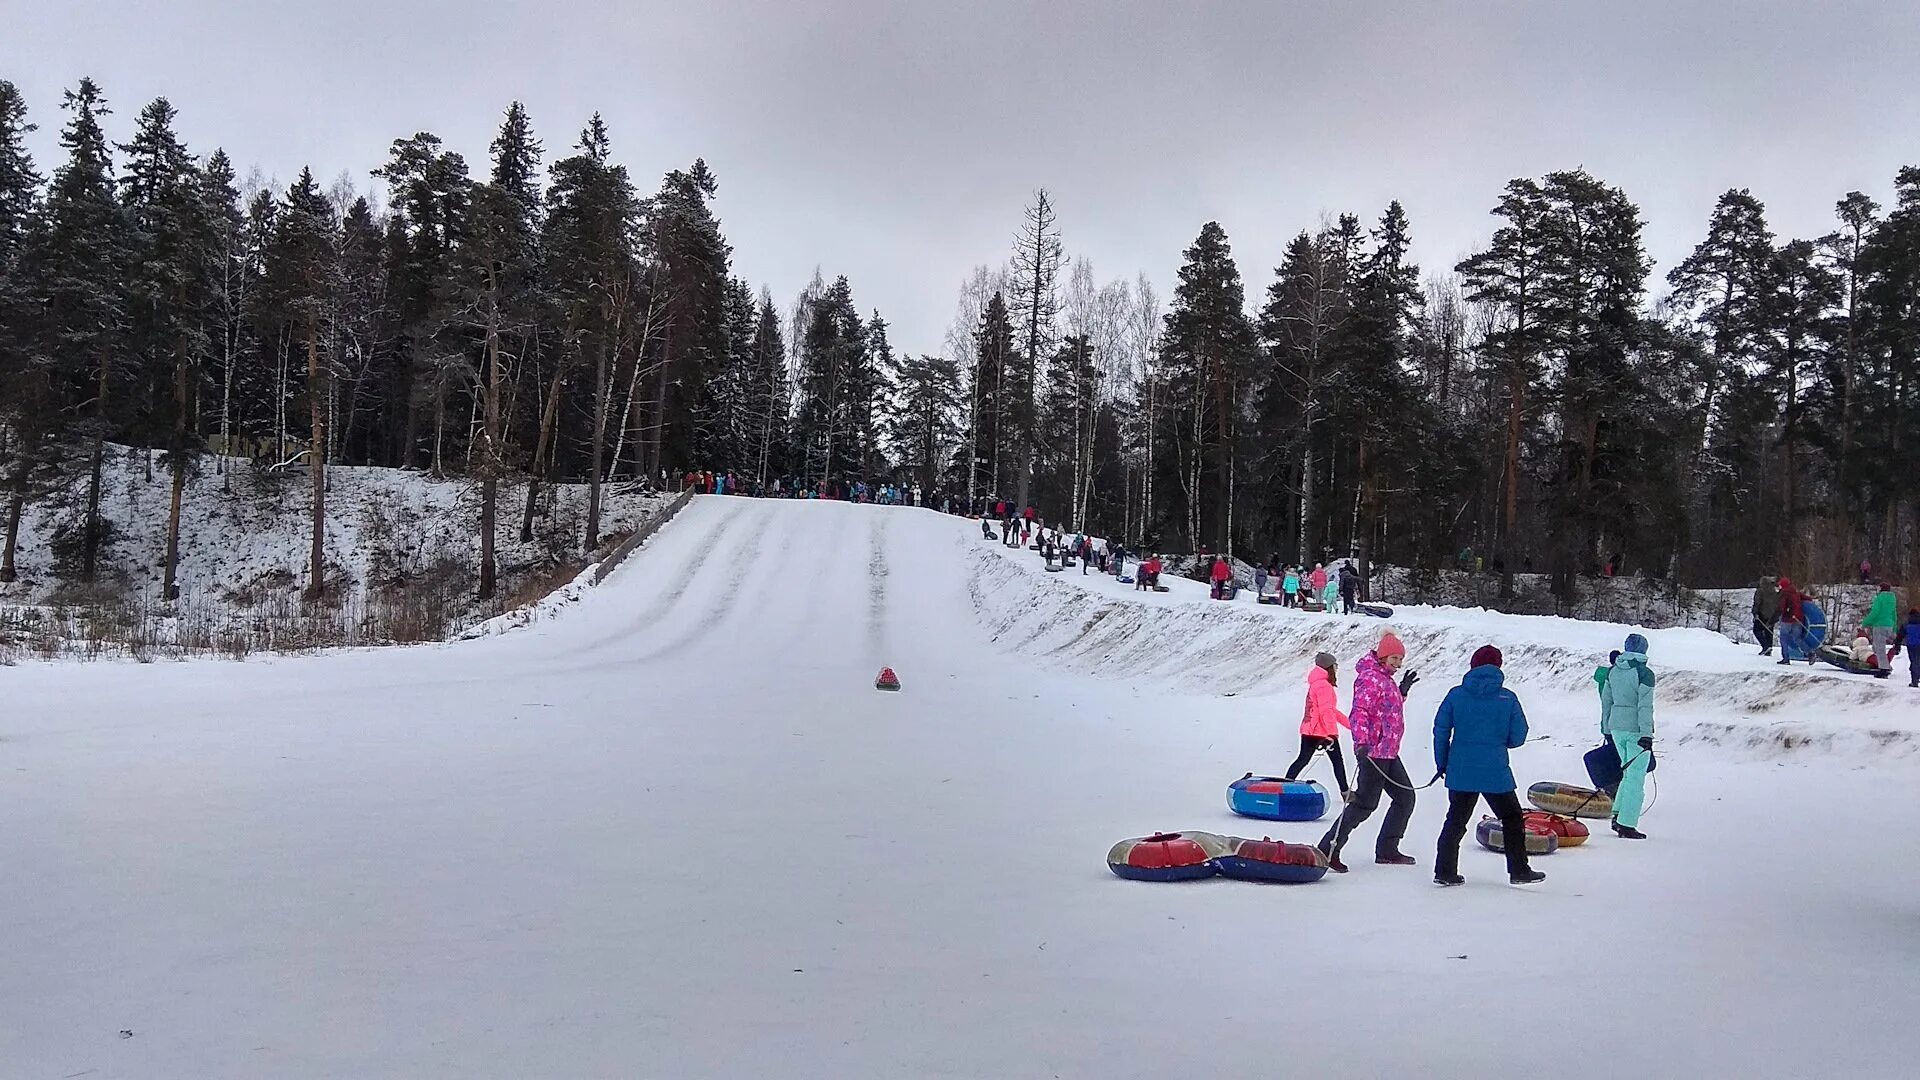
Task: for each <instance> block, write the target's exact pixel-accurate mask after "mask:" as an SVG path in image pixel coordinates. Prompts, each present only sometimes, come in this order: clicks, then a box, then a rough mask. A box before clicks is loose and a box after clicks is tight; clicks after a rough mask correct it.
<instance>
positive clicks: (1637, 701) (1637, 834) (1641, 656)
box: [1600, 634, 1654, 840]
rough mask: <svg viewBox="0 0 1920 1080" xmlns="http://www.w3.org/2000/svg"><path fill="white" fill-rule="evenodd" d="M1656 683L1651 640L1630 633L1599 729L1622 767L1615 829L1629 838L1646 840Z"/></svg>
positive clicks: (1610, 677)
mask: <svg viewBox="0 0 1920 1080" xmlns="http://www.w3.org/2000/svg"><path fill="white" fill-rule="evenodd" d="M1653 685H1654V678H1653V669H1652V668H1649V667H1648V666H1647V639H1646V638H1645V637H1643V636H1641V635H1639V634H1628V635H1627V642H1626V648H1624V649H1622V650H1621V651H1620V658H1619V659H1618V660H1615V661H1614V662H1613V669H1612V670H1611V671H1609V672H1608V673H1607V681H1606V685H1605V686H1603V687H1602V688H1601V691H1600V730H1601V732H1602V733H1603V734H1605V735H1606V736H1607V738H1609V739H1612V740H1613V749H1614V752H1615V753H1617V754H1619V755H1620V764H1621V765H1622V766H1623V768H1622V775H1621V777H1620V788H1619V790H1618V791H1616V792H1614V795H1613V831H1614V833H1615V834H1617V835H1619V836H1620V837H1621V838H1623V839H1626V840H1645V839H1646V838H1647V835H1646V834H1645V833H1643V832H1641V831H1640V829H1639V825H1640V803H1641V797H1642V795H1643V794H1644V792H1645V789H1646V782H1647V761H1648V758H1649V757H1650V756H1651V755H1652V753H1653Z"/></svg>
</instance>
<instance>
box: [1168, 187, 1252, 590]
mask: <svg viewBox="0 0 1920 1080" xmlns="http://www.w3.org/2000/svg"><path fill="white" fill-rule="evenodd" d="M1245 307H1246V291H1245V288H1244V286H1242V284H1241V281H1240V270H1239V268H1238V267H1237V266H1235V265H1234V262H1233V252H1232V250H1231V248H1230V247H1229V246H1228V243H1227V233H1226V230H1224V229H1222V228H1221V227H1220V224H1219V223H1218V222H1214V221H1209V222H1207V224H1206V225H1205V226H1204V227H1202V228H1201V230H1200V235H1199V236H1198V237H1197V238H1196V239H1195V240H1194V242H1193V244H1192V245H1191V246H1189V247H1188V248H1187V250H1186V253H1185V262H1184V264H1183V265H1182V266H1181V267H1180V284H1179V287H1178V288H1176V289H1175V290H1174V296H1173V306H1172V308H1171V309H1170V310H1169V311H1168V312H1167V315H1166V320H1165V330H1164V332H1163V333H1162V335H1161V344H1160V353H1161V362H1162V364H1163V365H1164V366H1165V368H1166V371H1167V381H1168V390H1169V392H1170V394H1171V395H1172V397H1171V407H1170V408H1169V409H1168V420H1169V422H1170V431H1169V433H1168V434H1169V437H1168V441H1169V443H1170V444H1171V445H1172V446H1173V448H1174V460H1173V461H1172V462H1171V463H1170V464H1172V465H1173V466H1174V477H1173V479H1174V484H1173V487H1174V488H1175V489H1176V491H1177V497H1176V503H1177V505H1178V507H1179V509H1180V510H1181V511H1182V512H1183V516H1184V518H1185V523H1186V527H1185V530H1184V532H1185V535H1186V537H1187V539H1188V542H1189V543H1191V544H1192V545H1193V546H1194V547H1196V548H1200V549H1206V550H1212V551H1220V552H1225V553H1228V554H1231V553H1232V551H1233V525H1234V521H1233V505H1234V497H1235V490H1234V472H1235V468H1236V461H1235V450H1236V446H1237V442H1238V430H1239V425H1238V418H1239V416H1240V413H1241V406H1242V404H1243V400H1244V397H1245V395H1246V394H1247V393H1248V391H1249V390H1250V388H1251V385H1252V379H1251V375H1252V370H1253V361H1254V358H1255V355H1256V352H1257V345H1256V343H1255V339H1254V332H1253V326H1252V323H1251V322H1250V321H1249V320H1248V319H1247V315H1246V311H1245Z"/></svg>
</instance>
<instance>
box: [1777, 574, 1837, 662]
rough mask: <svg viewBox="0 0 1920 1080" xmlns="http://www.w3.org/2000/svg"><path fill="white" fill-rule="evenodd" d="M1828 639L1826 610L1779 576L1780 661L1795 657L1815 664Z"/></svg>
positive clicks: (1789, 660)
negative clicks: (1823, 644) (1822, 645)
mask: <svg viewBox="0 0 1920 1080" xmlns="http://www.w3.org/2000/svg"><path fill="white" fill-rule="evenodd" d="M1826 640H1827V613H1826V612H1825V611H1824V610H1823V609H1822V608H1821V607H1820V604H1819V602H1818V601H1816V600H1814V599H1813V597H1811V596H1808V595H1806V594H1805V593H1802V592H1801V591H1800V590H1799V589H1796V588H1794V587H1793V582H1792V581H1790V580H1788V579H1786V578H1781V579H1780V659H1779V660H1777V661H1775V662H1776V663H1780V664H1791V663H1793V662H1794V661H1795V660H1804V661H1806V662H1807V663H1809V664H1812V663H1815V662H1816V658H1817V657H1818V655H1819V651H1820V646H1821V644H1822V643H1824V642H1825V641H1826Z"/></svg>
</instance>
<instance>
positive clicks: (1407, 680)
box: [1400, 671, 1420, 697]
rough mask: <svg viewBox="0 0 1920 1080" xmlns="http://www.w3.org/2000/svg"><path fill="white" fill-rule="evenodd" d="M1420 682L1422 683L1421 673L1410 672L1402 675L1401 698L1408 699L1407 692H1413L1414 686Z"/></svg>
mask: <svg viewBox="0 0 1920 1080" xmlns="http://www.w3.org/2000/svg"><path fill="white" fill-rule="evenodd" d="M1419 681H1420V673H1419V672H1417V671H1409V672H1406V673H1405V674H1403V675H1401V676H1400V696H1401V697H1406V696H1407V691H1409V690H1412V689H1413V684H1414V683H1417V682H1419Z"/></svg>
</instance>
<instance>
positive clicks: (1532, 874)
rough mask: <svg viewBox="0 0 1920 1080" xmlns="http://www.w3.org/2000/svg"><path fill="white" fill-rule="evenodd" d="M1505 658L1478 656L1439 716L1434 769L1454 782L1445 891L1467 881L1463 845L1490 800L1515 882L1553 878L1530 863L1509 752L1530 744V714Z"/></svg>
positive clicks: (1484, 652) (1440, 856)
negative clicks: (1470, 822)
mask: <svg viewBox="0 0 1920 1080" xmlns="http://www.w3.org/2000/svg"><path fill="white" fill-rule="evenodd" d="M1501 659H1502V658H1501V656H1500V650H1499V649H1496V648H1494V647H1493V646H1491V645H1482V646H1481V647H1480V648H1479V649H1478V650H1476V651H1475V652H1474V654H1473V660H1472V662H1471V664H1470V665H1469V666H1468V668H1467V674H1466V677H1465V678H1463V679H1461V680H1460V685H1459V686H1456V687H1454V688H1453V689H1451V690H1449V691H1447V696H1446V698H1445V699H1443V700H1442V701H1441V702H1440V711H1439V712H1438V713H1437V714H1435V716H1434V718H1433V764H1434V767H1435V768H1436V769H1438V770H1439V772H1440V773H1441V774H1442V775H1443V776H1445V777H1446V778H1447V823H1446V824H1445V825H1444V826H1442V827H1441V829H1440V849H1439V851H1438V852H1436V853H1435V855H1434V860H1433V880H1434V883H1435V884H1437V885H1461V884H1464V883H1465V882H1466V880H1467V879H1466V878H1463V877H1461V876H1460V840H1461V838H1462V837H1464V836H1466V835H1467V819H1468V818H1469V817H1471V816H1472V815H1473V808H1474V807H1475V806H1476V805H1478V804H1479V802H1480V800H1482V799H1485V800H1486V802H1487V808H1488V809H1490V810H1492V811H1493V813H1494V816H1495V817H1497V818H1499V819H1500V833H1501V835H1502V836H1503V837H1504V838H1505V840H1506V845H1505V846H1506V854H1507V880H1508V881H1510V882H1512V883H1513V884H1515V885H1531V884H1533V883H1534V882H1536V881H1545V880H1546V878H1547V875H1545V874H1543V873H1541V872H1540V871H1538V870H1535V869H1533V868H1532V867H1531V866H1528V865H1527V844H1526V839H1525V837H1526V835H1527V833H1526V825H1525V816H1524V814H1523V813H1522V811H1521V809H1520V799H1519V797H1518V796H1517V795H1515V794H1514V790H1515V788H1516V787H1517V785H1516V784H1515V783H1514V781H1513V769H1512V768H1511V767H1510V766H1509V765H1508V764H1507V751H1509V750H1512V749H1515V748H1517V747H1519V746H1520V745H1521V744H1522V743H1525V742H1526V741H1527V714H1526V713H1525V712H1524V711H1522V710H1521V708H1520V699H1519V698H1518V697H1516V696H1515V695H1514V692H1513V691H1511V690H1509V689H1507V688H1506V685H1505V682H1506V677H1505V676H1504V675H1503V674H1502V673H1501V671H1500V661H1501Z"/></svg>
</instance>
